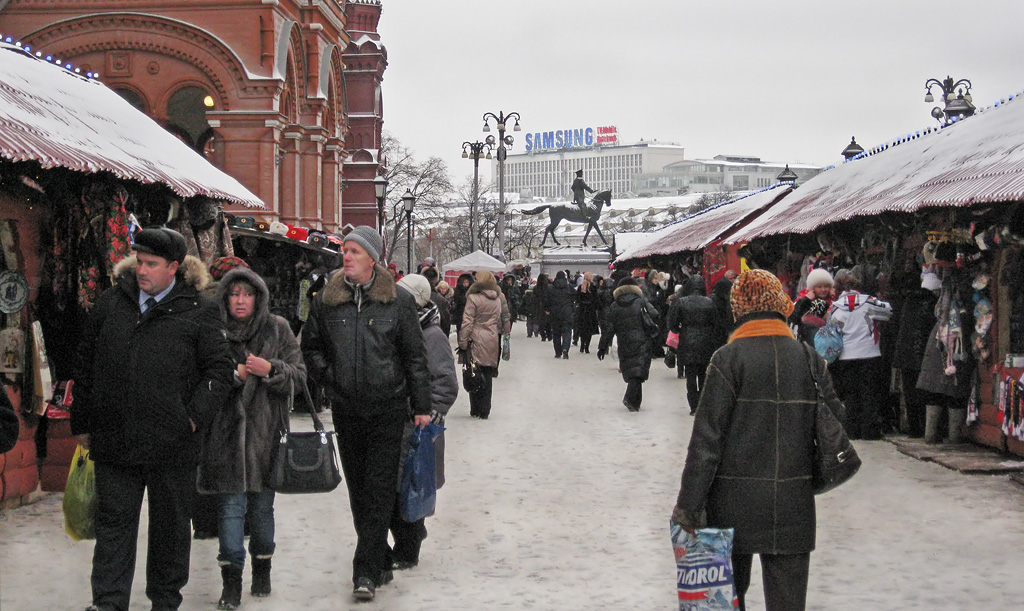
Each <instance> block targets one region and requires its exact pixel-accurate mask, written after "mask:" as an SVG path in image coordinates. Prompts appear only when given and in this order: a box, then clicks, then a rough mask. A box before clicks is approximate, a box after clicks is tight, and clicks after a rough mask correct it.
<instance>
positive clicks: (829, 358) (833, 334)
mask: <svg viewBox="0 0 1024 611" xmlns="http://www.w3.org/2000/svg"><path fill="white" fill-rule="evenodd" d="M814 350H815V351H816V352H817V353H818V354H819V355H821V358H823V359H825V362H826V363H828V364H829V365H831V364H832V363H834V362H836V359H838V358H839V355H840V354H842V353H843V332H842V328H841V326H840V325H839V324H838V323H836V322H834V321H833V320H832V319H829V321H828V322H827V323H825V326H824V327H821V328H819V329H818V332H817V333H815V334H814Z"/></svg>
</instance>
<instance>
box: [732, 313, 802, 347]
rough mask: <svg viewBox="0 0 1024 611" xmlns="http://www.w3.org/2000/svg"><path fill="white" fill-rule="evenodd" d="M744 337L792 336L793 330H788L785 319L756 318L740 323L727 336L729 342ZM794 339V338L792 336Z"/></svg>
mask: <svg viewBox="0 0 1024 611" xmlns="http://www.w3.org/2000/svg"><path fill="white" fill-rule="evenodd" d="M745 337H789V338H793V331H791V330H790V328H789V325H788V324H786V321H784V320H781V319H778V318H775V317H774V316H773V317H772V318H758V319H754V320H751V321H748V322H744V323H742V324H741V325H740V326H739V327H737V328H736V330H735V331H733V332H732V335H730V336H729V343H730V344H731V343H732V342H734V341H736V340H738V339H743V338H745ZM794 339H795V338H794Z"/></svg>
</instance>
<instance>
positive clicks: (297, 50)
mask: <svg viewBox="0 0 1024 611" xmlns="http://www.w3.org/2000/svg"><path fill="white" fill-rule="evenodd" d="M380 14H381V4H380V0H347V1H346V0H308V1H304V0H261V1H259V2H255V1H251V2H242V1H239V0H9V1H6V2H5V1H3V0H0V32H2V33H3V35H4V36H5V37H7V36H11V37H12V38H14V39H15V40H20V41H21V42H22V43H23V44H24V45H26V46H30V47H32V49H33V51H39V52H42V53H43V54H45V55H52V56H54V57H55V58H59V59H61V60H62V61H63V62H66V63H70V64H73V65H74V66H75V67H79V68H81V70H82V72H87V71H94V72H98V73H99V75H100V77H99V78H100V80H101V81H103V82H104V83H105V84H107V85H108V86H109V87H110V88H112V89H114V90H115V91H117V92H118V93H119V94H120V95H121V96H122V97H124V98H125V99H127V100H128V101H129V102H131V103H132V104H133V105H135V106H136V107H137V108H139V109H140V110H142V111H143V112H145V113H146V114H148V115H149V116H150V117H152V118H153V119H155V120H156V121H157V122H158V123H160V124H161V125H163V126H164V127H165V128H166V129H168V130H169V131H171V132H172V133H174V134H175V135H177V136H178V137H179V138H180V139H182V140H183V141H185V142H186V143H187V144H189V145H190V146H192V147H193V148H194V149H195V150H196V151H197V152H198V153H199V154H202V155H204V156H206V157H207V158H208V159H209V160H210V161H211V162H212V163H213V164H214V165H215V166H217V167H218V168H220V169H221V170H223V171H224V172H226V173H227V174H229V175H231V176H233V177H235V178H236V179H237V180H238V181H239V182H241V183H242V184H243V185H245V186H246V187H247V188H248V189H249V190H251V191H252V192H253V193H255V194H256V195H258V196H259V197H260V198H261V199H262V200H263V201H264V203H265V204H266V205H267V213H266V214H265V215H264V217H265V218H266V219H267V220H280V221H282V222H284V223H288V224H295V225H300V226H303V227H310V228H320V229H325V230H327V231H331V232H335V231H340V230H341V228H342V227H343V226H344V225H353V226H356V225H371V226H376V224H377V203H376V198H375V195H374V189H373V182H372V181H373V178H374V177H375V176H376V175H377V173H378V170H379V168H380V166H381V165H383V163H384V160H382V159H381V158H380V148H381V128H382V125H383V118H382V117H383V105H382V100H381V87H380V84H381V81H382V79H383V76H384V70H385V69H386V68H387V51H386V49H385V48H384V46H383V45H382V43H381V41H380V36H379V35H378V34H377V23H378V21H379V19H380Z"/></svg>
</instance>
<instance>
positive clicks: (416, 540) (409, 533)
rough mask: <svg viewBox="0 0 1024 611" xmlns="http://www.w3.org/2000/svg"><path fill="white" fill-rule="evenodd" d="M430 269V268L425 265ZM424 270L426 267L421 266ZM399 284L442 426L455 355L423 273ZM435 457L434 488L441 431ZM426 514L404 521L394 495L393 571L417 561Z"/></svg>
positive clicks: (454, 381)
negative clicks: (416, 326) (416, 325)
mask: <svg viewBox="0 0 1024 611" xmlns="http://www.w3.org/2000/svg"><path fill="white" fill-rule="evenodd" d="M428 269H429V268H428ZM424 271H426V270H424ZM398 286H399V288H401V289H403V290H406V291H408V292H409V294H411V295H412V296H413V298H415V299H416V312H417V314H418V315H419V319H420V328H421V329H422V330H423V343H424V345H425V346H426V349H427V368H428V369H429V370H430V419H431V421H432V422H433V423H434V424H436V425H438V426H440V427H444V420H445V416H446V415H447V414H448V410H449V409H451V407H452V404H453V403H455V399H456V398H457V397H458V396H459V377H458V375H457V374H456V371H455V357H454V356H453V355H452V347H451V344H450V343H449V342H448V335H447V334H445V333H444V331H443V330H442V329H441V327H440V324H439V322H438V321H439V319H440V316H439V315H438V312H437V306H436V305H435V304H434V303H433V302H432V301H430V285H429V284H428V281H427V279H426V278H425V277H423V276H417V275H410V276H406V277H404V278H402V279H401V280H399V281H398ZM412 432H413V426H412V423H411V422H407V423H406V425H405V432H404V433H403V439H402V443H403V451H402V455H403V456H404V455H405V449H406V448H407V446H408V443H409V441H408V440H409V438H410V437H411V436H412ZM434 460H435V465H436V466H435V470H436V478H437V488H438V489H440V488H441V487H442V486H444V432H442V433H441V434H440V435H439V436H438V437H437V438H436V439H435V440H434ZM399 481H401V480H399ZM425 522H426V518H420V519H419V520H416V521H415V522H406V521H405V520H403V519H402V515H401V512H400V511H399V503H398V500H397V499H396V502H395V510H394V513H393V514H392V515H391V525H390V530H391V536H392V538H393V539H394V540H395V544H394V546H393V547H392V548H391V555H390V557H391V568H392V569H394V570H396V571H402V570H405V569H411V568H413V567H415V566H417V565H418V564H419V563H420V547H421V546H422V544H423V540H424V539H426V538H427V527H426V524H425Z"/></svg>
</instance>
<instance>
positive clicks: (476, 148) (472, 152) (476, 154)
mask: <svg viewBox="0 0 1024 611" xmlns="http://www.w3.org/2000/svg"><path fill="white" fill-rule="evenodd" d="M467 148H468V149H469V150H467ZM485 148H486V149H487V156H486V157H485V159H490V158H491V145H490V144H487V143H486V142H479V141H477V142H463V143H462V158H463V159H472V160H473V201H471V202H470V203H469V230H470V232H472V233H471V235H470V242H469V243H470V252H476V212H477V210H478V208H479V207H480V155H481V154H482V153H483V151H484V149H485Z"/></svg>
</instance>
